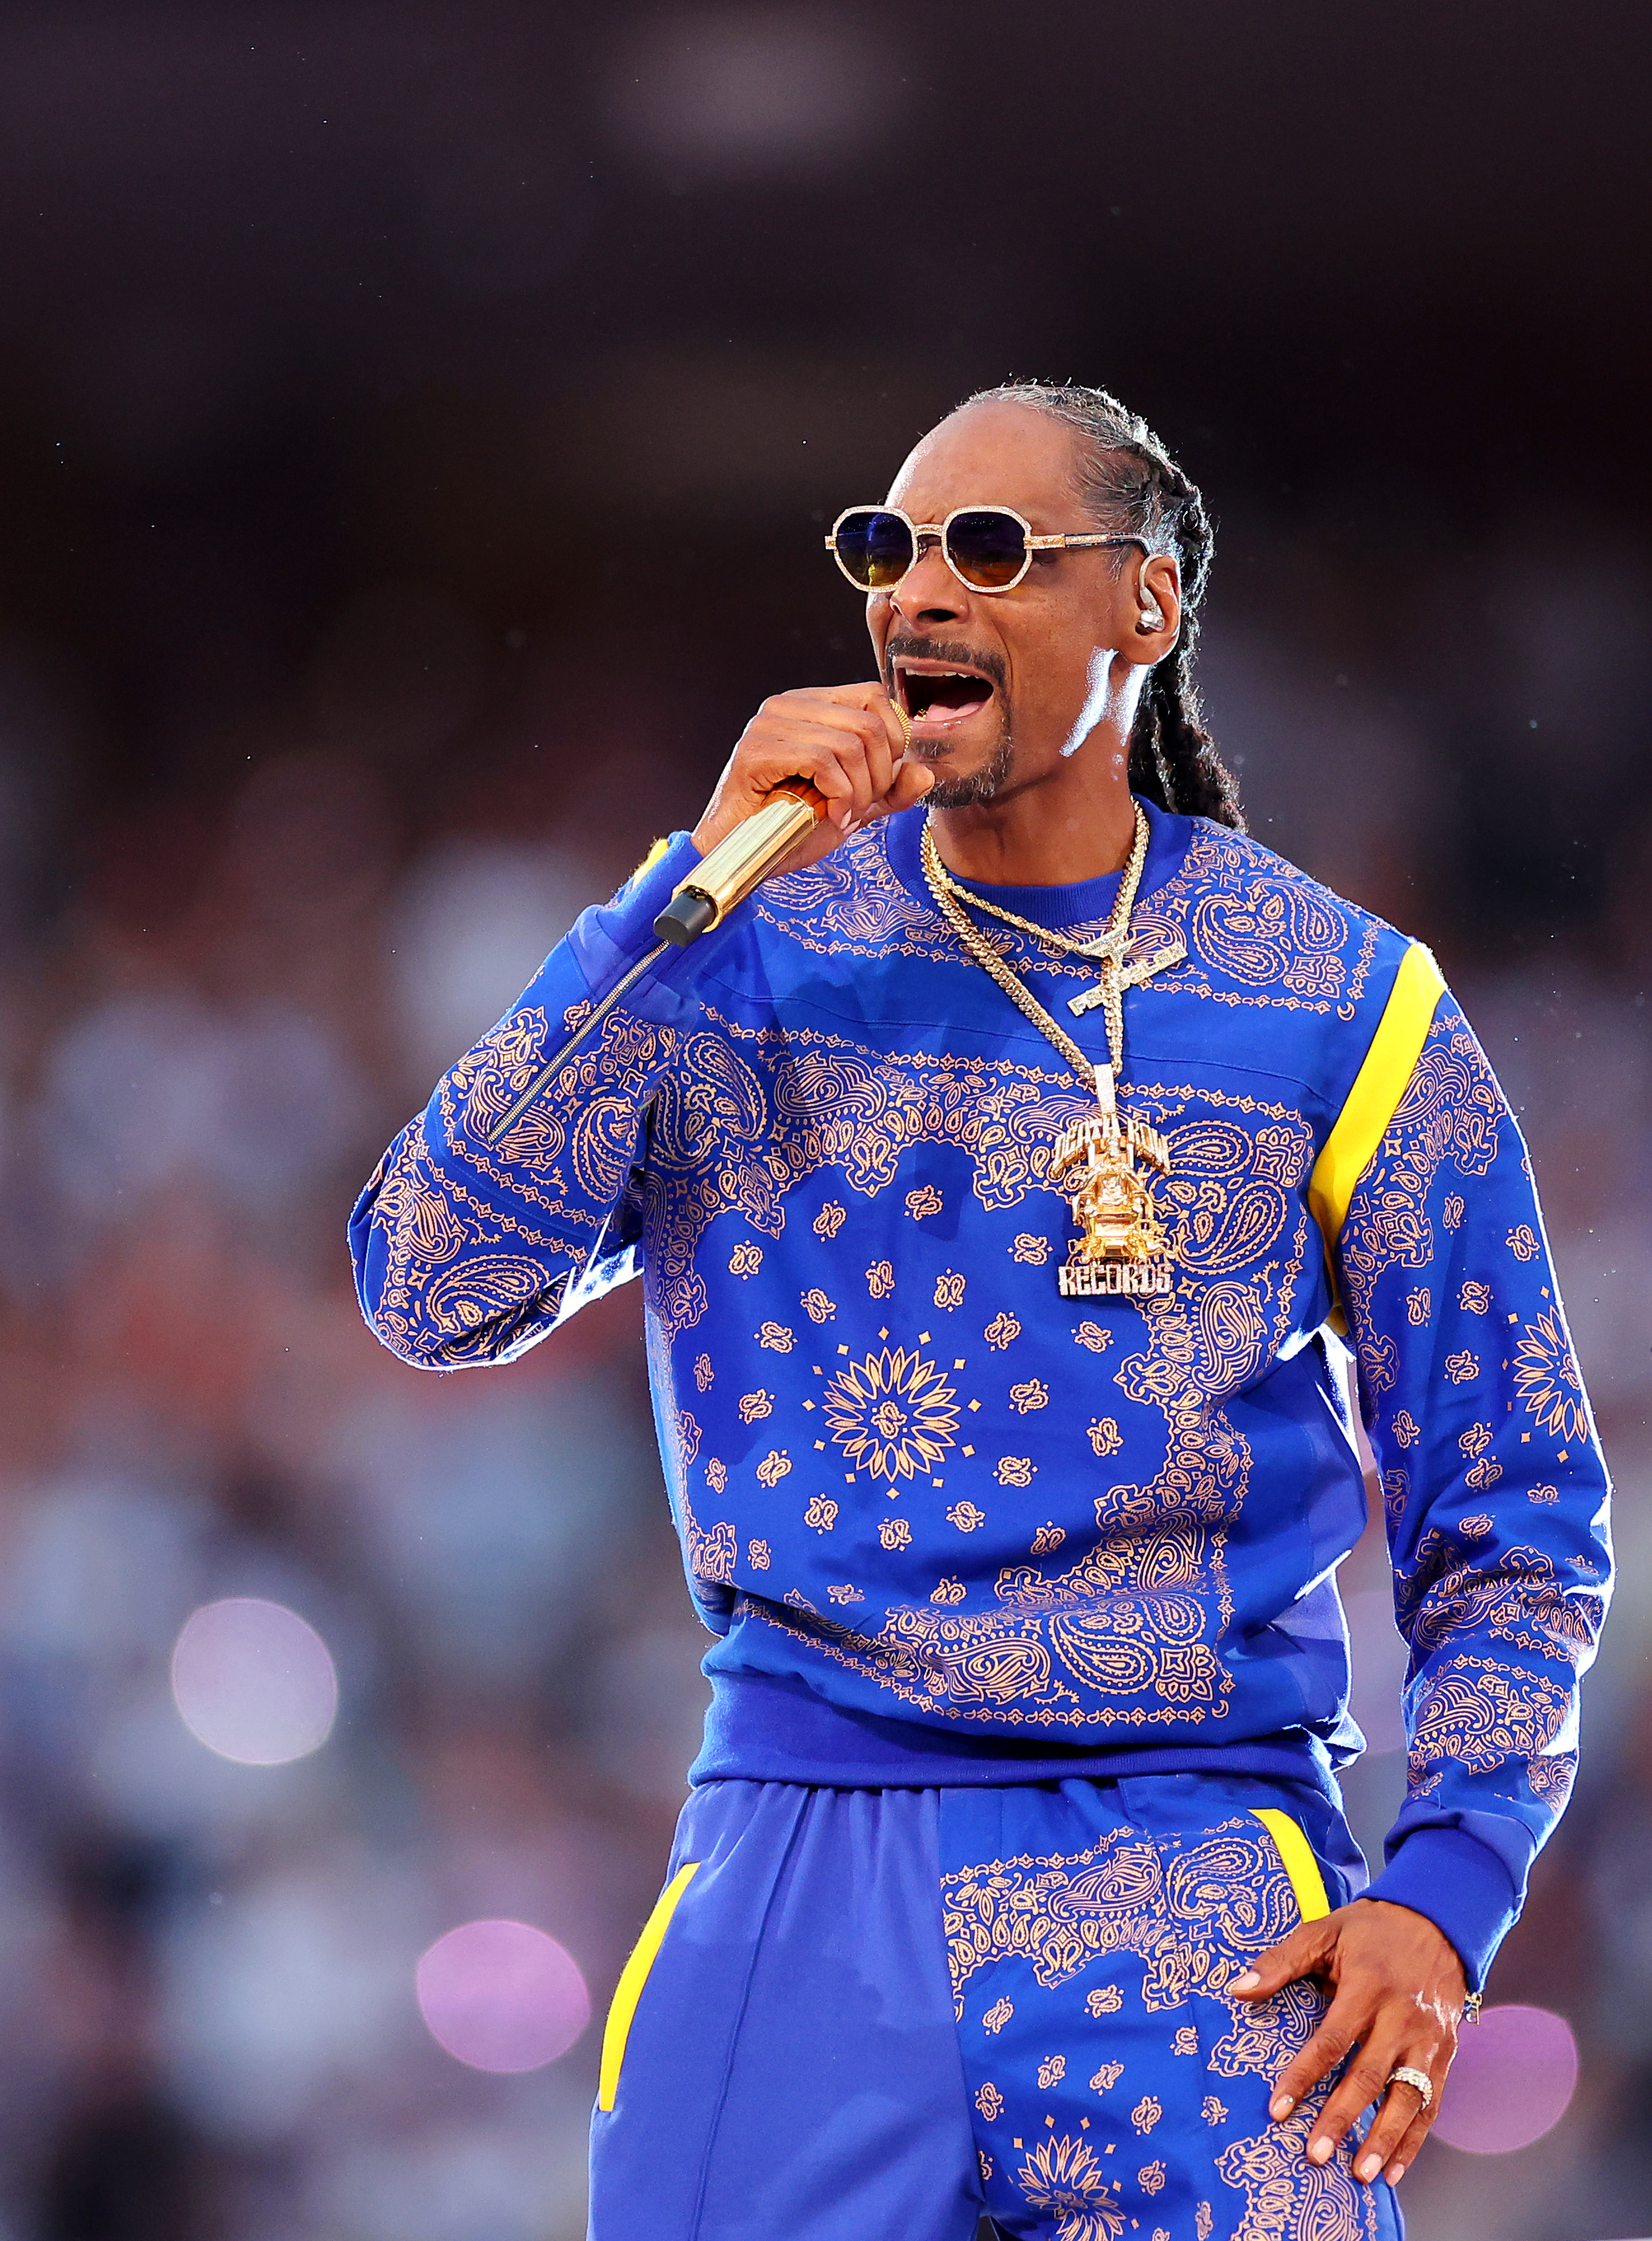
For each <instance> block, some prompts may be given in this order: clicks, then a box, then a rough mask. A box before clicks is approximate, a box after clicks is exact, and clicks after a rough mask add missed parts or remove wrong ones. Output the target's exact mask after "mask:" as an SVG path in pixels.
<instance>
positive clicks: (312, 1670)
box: [172, 1595, 338, 1766]
mask: <svg viewBox="0 0 1652 2241" xmlns="http://www.w3.org/2000/svg"><path fill="white" fill-rule="evenodd" d="M172 1696H173V1700H174V1701H175V1702H176V1703H177V1709H178V1711H179V1714H180V1715H181V1716H182V1718H183V1721H184V1726H185V1727H186V1728H188V1729H189V1731H190V1733H191V1735H192V1736H195V1737H196V1738H197V1741H199V1742H201V1743H204V1744H205V1745H206V1747H207V1749H209V1750H213V1751H217V1754H218V1756H219V1757H220V1758H231V1759H236V1760H238V1761H239V1762H240V1763H241V1764H242V1765H243V1766H284V1765H285V1763H287V1761H288V1760H289V1759H295V1758H303V1757H304V1756H306V1754H307V1753H309V1752H311V1751H312V1750H316V1749H319V1747H320V1746H321V1745H322V1744H323V1743H325V1742H326V1740H327V1737H328V1736H330V1735H331V1732H332V1723H333V1721H334V1719H335V1718H336V1716H337V1715H338V1669H337V1668H336V1667H335V1666H334V1664H333V1662H332V1657H331V1653H330V1652H329V1650H328V1648H327V1645H326V1643H325V1642H324V1641H323V1640H322V1638H321V1636H319V1635H318V1633H317V1632H316V1629H314V1627H312V1626H311V1624H310V1623H309V1622H308V1621H307V1620H305V1619H302V1618H300V1617H299V1616H298V1612H297V1611H291V1610H288V1609H287V1608H286V1606H285V1605H284V1604H283V1603H272V1602H264V1600H263V1599H262V1598H261V1597H259V1596H256V1595H231V1596H229V1597H227V1598H226V1599H225V1600H224V1602H216V1603H203V1604H202V1606H201V1608H200V1609H199V1610H197V1611H193V1612H191V1615H190V1616H189V1617H188V1618H187V1619H185V1621H184V1625H183V1628H182V1629H181V1630H180V1632H179V1634H178V1637H177V1642H176V1644H175V1645H174V1647H173V1650H172Z"/></svg>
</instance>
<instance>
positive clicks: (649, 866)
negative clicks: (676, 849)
mask: <svg viewBox="0 0 1652 2241" xmlns="http://www.w3.org/2000/svg"><path fill="white" fill-rule="evenodd" d="M670 846H671V842H670V841H669V840H656V841H653V842H652V844H651V845H650V847H649V850H648V853H647V854H646V855H645V857H644V858H643V860H642V861H641V863H640V864H639V865H638V866H637V868H636V870H635V871H634V872H633V873H632V875H631V878H632V880H640V879H641V877H642V875H643V873H645V872H652V870H653V868H654V866H655V865H656V864H657V863H658V862H659V860H660V858H661V857H662V856H663V855H664V854H665V851H666V849H667V848H669V847H670ZM625 884H626V886H630V884H631V881H630V880H627V881H626V882H625Z"/></svg>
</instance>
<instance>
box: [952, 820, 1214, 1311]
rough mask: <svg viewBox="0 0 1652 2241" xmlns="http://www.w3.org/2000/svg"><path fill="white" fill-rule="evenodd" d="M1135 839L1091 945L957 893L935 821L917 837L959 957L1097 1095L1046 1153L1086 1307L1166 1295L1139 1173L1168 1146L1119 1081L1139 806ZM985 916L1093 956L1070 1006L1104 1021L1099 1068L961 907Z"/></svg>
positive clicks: (1156, 1233)
mask: <svg viewBox="0 0 1652 2241" xmlns="http://www.w3.org/2000/svg"><path fill="white" fill-rule="evenodd" d="M1135 813H1136V825H1135V837H1134V842H1133V844H1132V846H1131V849H1130V856H1129V860H1128V862H1127V864H1126V866H1125V867H1124V877H1123V879H1122V880H1120V883H1119V898H1118V900H1117V902H1116V903H1114V906H1113V912H1112V915H1111V916H1110V917H1109V919H1108V920H1107V927H1106V929H1105V931H1104V932H1103V933H1101V935H1100V937H1099V939H1098V940H1095V941H1094V942H1083V943H1080V942H1075V941H1072V940H1067V939H1066V938H1064V937H1062V936H1060V935H1054V934H1052V933H1051V932H1050V930H1049V929H1048V928H1047V927H1041V926H1038V925H1035V924H1034V923H1033V920H1030V919H1022V918H1017V917H1016V916H1015V914H1014V913H1013V912H1012V911H1007V910H1004V909H1001V908H1000V906H998V905H997V904H996V903H988V902H985V901H983V900H982V899H981V898H980V896H979V895H975V894H972V893H970V892H969V890H968V889H967V888H966V887H964V886H960V884H959V882H958V881H957V880H954V879H953V875H952V873H950V872H949V871H948V870H947V869H946V866H945V865H944V864H943V863H942V862H941V860H940V849H939V848H938V847H937V846H936V845H935V833H934V827H933V823H932V822H931V821H930V820H929V819H925V822H924V838H923V867H924V878H925V880H926V881H927V882H928V886H929V892H930V893H931V894H932V895H933V897H934V900H935V907H936V908H937V909H938V910H939V911H940V914H941V916H942V917H943V918H944V919H945V920H946V923H947V925H948V926H949V927H951V928H952V930H953V933H955V934H956V935H957V936H958V939H959V941H960V944H961V945H962V947H963V949H964V952H965V954H966V956H968V957H970V958H972V959H973V960H974V962H975V963H976V964H977V965H979V966H980V967H981V968H982V969H983V971H985V972H986V973H989V974H990V975H991V976H992V978H993V980H995V981H996V982H997V984H998V986H999V987H1000V988H1001V989H1002V990H1003V992H1004V993H1005V994H1006V995H1007V997H1008V998H1009V1000H1010V1001H1011V1002H1012V1003H1013V1005H1014V1006H1015V1007H1016V1009H1017V1010H1018V1011H1020V1013H1023V1014H1024V1016H1025V1017H1026V1018H1027V1019H1028V1020H1031V1021H1032V1022H1033V1026H1034V1027H1037V1028H1038V1029H1039V1030H1040V1033H1041V1034H1044V1035H1046V1036H1047V1038H1048V1039H1049V1040H1050V1041H1051V1042H1052V1043H1053V1044H1054V1046H1055V1047H1056V1049H1057V1050H1059V1051H1060V1054H1061V1055H1062V1057H1063V1058H1064V1059H1065V1060H1067V1064H1068V1066H1070V1067H1072V1069H1073V1074H1075V1075H1076V1077H1077V1078H1078V1080H1079V1081H1080V1083H1082V1084H1083V1085H1084V1087H1086V1088H1087V1089H1093V1090H1094V1095H1095V1100H1096V1105H1097V1107H1098V1109H1097V1111H1096V1112H1094V1114H1082V1115H1081V1116H1080V1118H1079V1119H1078V1120H1076V1121H1072V1122H1070V1123H1069V1125H1068V1126H1067V1127H1065V1128H1064V1129H1063V1130H1062V1131H1061V1134H1060V1136H1058V1137H1057V1139H1056V1141H1055V1146H1054V1148H1053V1152H1052V1153H1051V1155H1050V1167H1049V1174H1050V1180H1051V1181H1052V1182H1053V1183H1056V1184H1058V1185H1059V1186H1060V1187H1061V1188H1062V1189H1063V1190H1064V1191H1065V1192H1066V1193H1067V1196H1068V1197H1069V1198H1070V1199H1071V1200H1072V1201H1073V1219H1074V1221H1076V1222H1077V1223H1078V1225H1079V1228H1080V1235H1079V1236H1078V1237H1076V1238H1074V1239H1073V1241H1072V1243H1071V1244H1070V1245H1069V1247H1068V1248H1067V1260H1066V1261H1065V1262H1064V1263H1063V1265H1062V1267H1061V1268H1060V1271H1059V1272H1058V1274H1059V1280H1060V1288H1061V1293H1062V1296H1063V1297H1064V1298H1066V1299H1081V1300H1092V1299H1101V1298H1107V1297H1109V1296H1112V1297H1116V1296H1118V1295H1120V1294H1127V1295H1130V1296H1134V1297H1141V1296H1143V1295H1146V1294H1154V1293H1160V1294H1163V1293H1167V1292H1168V1291H1169V1289H1170V1248H1169V1241H1168V1240H1167V1237H1166V1235H1165V1229H1164V1224H1163V1222H1162V1221H1160V1217H1159V1211H1158V1208H1157V1207H1155V1206H1154V1202H1153V1194H1152V1190H1151V1188H1150V1187H1149V1184H1148V1181H1147V1177H1146V1175H1145V1174H1143V1172H1142V1168H1143V1167H1147V1169H1150V1170H1152V1171H1153V1172H1154V1173H1156V1174H1161V1175H1167V1174H1169V1172H1170V1147H1169V1146H1168V1144H1167V1143H1166V1141H1165V1140H1164V1138H1163V1136H1162V1135H1161V1134H1160V1132H1159V1131H1158V1130H1157V1129H1156V1128H1153V1127H1149V1126H1148V1125H1147V1122H1146V1121H1139V1120H1137V1119H1136V1118H1135V1117H1134V1114H1120V1111H1119V1107H1118V1100H1117V1095H1116V1090H1117V1079H1118V1075H1119V1073H1120V1068H1121V1067H1122V1066H1123V1064H1124V988H1125V975H1124V973H1123V970H1122V959H1123V955H1124V952H1125V950H1126V949H1127V947H1128V945H1129V940H1130V914H1131V913H1132V911H1133V910H1134V907H1135V900H1136V890H1137V889H1138V887H1139V886H1140V884H1141V868H1142V866H1143V864H1144V863H1145V862H1146V861H1147V837H1148V827H1147V818H1146V816H1145V815H1144V813H1143V812H1142V809H1141V806H1140V803H1139V802H1138V803H1137V804H1136V805H1135ZM966 903H967V904H969V905H971V906H973V907H975V908H977V909H980V910H984V911H987V912H988V913H990V914H991V915H992V916H993V918H996V919H1000V920H1004V921H1006V922H1007V924H1009V925H1011V926H1013V927H1019V928H1020V929H1021V930H1022V931H1024V932H1025V933H1030V934H1033V935H1034V936H1036V937H1037V938H1038V939H1039V940H1043V941H1047V942H1050V943H1052V945H1053V947H1056V948H1058V949H1063V950H1067V951H1068V952H1069V953H1073V954H1075V955H1080V956H1084V957H1089V958H1094V960H1095V961H1096V963H1097V966H1098V967H1099V970H1100V987H1099V989H1097V990H1094V991H1092V992H1091V993H1089V994H1088V995H1087V996H1084V997H1080V998H1078V999H1077V1000H1075V1001H1074V1003H1073V1006H1072V1007H1071V1008H1072V1009H1073V1010H1074V1011H1079V1010H1083V1009H1087V1008H1088V1007H1089V1005H1090V1004H1092V1003H1094V1002H1096V1001H1098V1000H1099V1001H1100V1005H1101V1007H1102V1011H1103V1014H1104V1016H1105V1018H1106V1020H1107V1060H1106V1061H1105V1062H1103V1063H1102V1064H1100V1065H1097V1064H1095V1063H1094V1061H1093V1060H1091V1059H1090V1058H1089V1057H1088V1056H1087V1054H1086V1053H1085V1052H1084V1051H1083V1050H1082V1049H1080V1047H1079V1045H1078V1044H1077V1043H1076V1042H1074V1040H1073V1038H1072V1036H1071V1035H1070V1034H1068V1033H1067V1029H1066V1028H1065V1027H1062V1026H1061V1025H1060V1021H1059V1020H1055V1019H1053V1017H1052V1016H1051V1014H1050V1013H1049V1012H1047V1010H1046V1009H1045V1007H1044V1006H1043V1005H1042V1004H1040V1001H1039V1000H1038V998H1037V997H1036V996H1035V995H1034V994H1033V992H1032V990H1031V989H1030V988H1029V987H1027V984H1026V982H1025V981H1024V980H1021V978H1020V975H1019V974H1018V973H1014V972H1013V971H1012V970H1011V968H1010V967H1009V966H1008V965H1007V963H1006V962H1005V960H1003V958H1001V957H1000V955H999V953H998V952H997V951H996V950H995V949H994V948H993V945H992V944H991V942H989V941H988V940H987V938H986V936H985V934H983V933H982V932H981V931H980V927H977V926H976V925H974V924H973V921H972V920H970V919H969V918H968V917H966V914H965V909H964V906H965V905H966ZM1185 954H1186V952H1185V951H1184V949H1183V947H1182V946H1181V944H1180V942H1177V943H1174V944H1172V945H1171V947H1169V948H1168V949H1167V950H1165V951H1163V952H1162V953H1160V955H1159V956H1157V957H1154V958H1151V959H1149V960H1147V963H1146V965H1145V966H1144V967H1140V968H1138V969H1137V970H1136V971H1134V972H1133V973H1131V974H1130V976H1129V978H1130V980H1131V981H1132V982H1133V983H1134V981H1137V980H1142V979H1145V978H1146V977H1147V973H1150V972H1154V971H1157V970H1158V968H1159V967H1160V966H1161V965H1168V964H1172V963H1174V962H1176V961H1178V960H1180V958H1181V957H1182V956H1183V955H1185Z"/></svg>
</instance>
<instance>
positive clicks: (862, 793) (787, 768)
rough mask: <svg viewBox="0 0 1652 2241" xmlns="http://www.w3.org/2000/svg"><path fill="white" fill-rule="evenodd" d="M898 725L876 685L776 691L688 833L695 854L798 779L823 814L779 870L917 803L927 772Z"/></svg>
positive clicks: (930, 779) (809, 860) (793, 867)
mask: <svg viewBox="0 0 1652 2241" xmlns="http://www.w3.org/2000/svg"><path fill="white" fill-rule="evenodd" d="M788 779H792V780H798V779H801V780H803V781H804V783H805V784H806V786H808V787H810V788H811V789H812V790H813V793H814V794H815V796H816V797H817V799H819V802H820V803H821V804H823V805H824V808H825V814H824V815H823V816H822V818H821V819H820V821H819V824H818V825H817V826H815V828H814V831H813V833H810V834H809V835H808V837H807V839H806V840H802V841H800V842H799V845H798V847H797V849H796V851H795V853H793V854H792V855H791V856H788V857H787V859H786V862H785V863H784V864H783V865H782V866H780V867H779V868H780V869H781V870H782V871H786V872H795V871H797V870H798V869H799V867H800V866H803V865H805V864H813V863H817V862H818V861H819V859H820V858H821V857H822V856H826V855H829V854H830V853H831V852H832V851H833V849H834V848H835V847H836V846H838V843H839V841H840V840H846V838H847V836H848V835H849V834H850V833H854V832H858V831H859V828H860V826H863V825H869V824H871V823H872V822H873V819H876V818H880V817H887V816H889V815H890V813H892V812H893V811H894V810H897V809H910V808H911V807H912V806H913V803H914V802H918V801H921V800H922V799H923V798H924V796H925V795H926V793H928V791H929V789H930V787H931V786H932V785H933V783H934V774H933V772H932V771H930V770H929V769H928V768H927V766H926V765H925V764H923V763H922V762H920V761H919V759H917V757H916V756H908V755H907V754H906V727H905V726H904V725H903V724H902V722H901V719H900V716H899V715H898V714H897V713H896V712H895V709H894V706H893V704H892V702H891V701H890V699H889V696H888V694H887V693H886V692H885V691H884V689H883V687H882V686H881V685H821V686H803V687H801V688H799V690H798V691H796V692H776V693H774V694H772V696H771V697H770V698H769V699H766V701H765V702H764V703H763V706H761V707H760V708H759V710H758V712H757V713H756V715H755V716H753V717H752V720H751V722H750V723H749V724H748V725H747V726H746V729H745V731H744V732H742V733H741V734H740V737H739V744H738V745H737V746H736V747H735V749H734V752H733V753H732V755H731V756H730V757H729V759H728V763H727V766H726V769H725V770H724V772H723V775H722V777H721V778H720V779H719V780H718V781H717V791H716V793H713V794H712V799H711V801H710V803H709V805H708V806H707V807H706V814H705V815H704V817H702V818H701V819H700V821H699V824H698V825H697V826H695V827H694V833H693V841H694V846H696V847H697V848H698V849H699V852H700V853H701V855H702V856H704V855H705V854H706V853H708V852H709V851H710V850H711V849H712V848H714V847H715V846H717V843H718V842H719V840H722V839H723V837H724V836H725V834H726V833H730V832H732V830H733V828H734V827H735V826H737V825H738V824H739V823H740V821H741V819H744V818H747V817H749V816H750V815H751V814H752V811H753V810H754V809H760V808H761V807H762V806H763V803H764V801H765V800H766V799H767V797H768V796H769V795H770V794H771V793H773V791H774V789H775V787H776V786H783V785H785V784H786V781H787V780H788Z"/></svg>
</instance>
